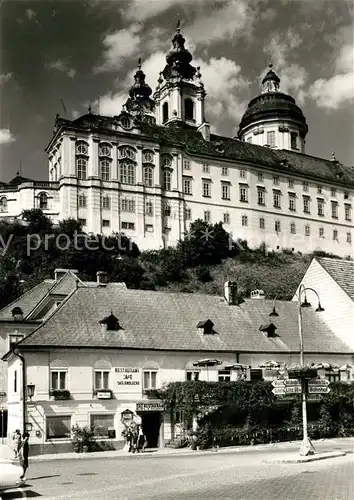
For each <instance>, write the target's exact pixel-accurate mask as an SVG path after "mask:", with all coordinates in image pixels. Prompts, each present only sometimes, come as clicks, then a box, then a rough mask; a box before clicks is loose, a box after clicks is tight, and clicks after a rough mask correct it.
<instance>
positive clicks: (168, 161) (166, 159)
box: [161, 155, 172, 167]
mask: <svg viewBox="0 0 354 500" xmlns="http://www.w3.org/2000/svg"><path fill="white" fill-rule="evenodd" d="M161 165H162V166H163V167H171V165H172V158H171V156H170V155H163V156H162V157H161Z"/></svg>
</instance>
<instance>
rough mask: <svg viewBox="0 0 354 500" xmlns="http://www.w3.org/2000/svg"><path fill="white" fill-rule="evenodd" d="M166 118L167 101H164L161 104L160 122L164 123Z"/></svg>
mask: <svg viewBox="0 0 354 500" xmlns="http://www.w3.org/2000/svg"><path fill="white" fill-rule="evenodd" d="M167 120H168V103H167V102H164V104H163V106H162V122H163V123H165V122H167Z"/></svg>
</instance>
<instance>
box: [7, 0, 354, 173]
mask: <svg viewBox="0 0 354 500" xmlns="http://www.w3.org/2000/svg"><path fill="white" fill-rule="evenodd" d="M0 6H1V7H0V22H1V26H0V30H1V46H0V47H1V50H0V111H1V113H0V115H1V120H0V181H5V182H6V181H9V180H10V179H12V178H13V177H14V176H15V175H16V171H17V170H19V169H20V171H21V175H23V176H24V177H30V178H33V179H40V180H47V179H48V169H47V158H46V154H45V152H44V149H45V147H46V146H47V144H48V142H49V140H50V138H51V137H52V134H53V125H54V120H55V115H56V114H57V113H59V114H60V116H61V117H64V118H68V119H74V118H76V117H78V116H80V115H82V114H85V113H86V112H87V109H88V106H89V105H90V104H91V105H92V111H93V112H96V113H97V112H99V113H100V114H102V115H107V116H109V115H111V116H113V115H116V114H119V113H120V112H121V108H122V104H123V103H124V102H125V101H126V99H127V92H128V89H129V87H130V85H132V82H133V74H134V73H135V71H136V67H137V61H138V58H139V57H141V58H142V69H143V71H144V72H145V73H146V75H147V78H146V80H147V82H148V83H149V85H150V86H151V88H152V89H153V90H154V89H155V88H156V83H157V78H158V74H159V71H161V70H162V69H163V68H164V65H165V56H166V53H167V52H168V51H169V50H170V48H171V39H172V37H173V35H174V30H175V27H176V24H177V21H178V20H180V22H181V32H182V34H183V35H184V37H185V38H186V47H187V48H188V49H189V50H190V51H191V52H192V54H193V57H194V59H193V61H194V62H192V64H194V66H200V68H201V73H202V81H203V82H204V85H205V89H206V91H207V97H206V118H207V120H208V121H209V122H210V124H211V127H212V131H213V132H214V133H218V134H221V135H225V136H229V137H234V136H235V135H236V133H237V129H238V125H239V122H240V119H241V117H242V114H243V113H244V111H245V109H246V107H247V104H248V102H249V101H250V100H251V99H252V98H253V97H255V96H256V95H258V94H259V93H260V81H261V79H262V76H263V75H264V74H265V72H266V70H267V66H268V64H269V62H272V63H273V69H274V70H275V71H276V72H277V74H278V75H279V77H280V79H281V82H280V88H281V91H283V92H285V93H289V94H290V95H292V96H293V97H294V98H295V99H296V102H297V104H298V105H299V106H300V107H301V108H302V110H303V113H304V115H305V117H306V119H307V123H308V125H309V133H308V135H307V144H306V152H307V154H311V155H314V156H319V157H322V158H331V153H332V151H335V154H336V157H337V159H338V160H339V161H340V162H341V163H343V164H344V165H354V140H353V139H354V127H353V116H354V107H353V96H354V42H353V37H354V35H353V4H352V1H351V0H330V1H329V0H27V1H24V0H0Z"/></svg>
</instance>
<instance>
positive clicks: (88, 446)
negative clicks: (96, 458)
mask: <svg viewBox="0 0 354 500" xmlns="http://www.w3.org/2000/svg"><path fill="white" fill-rule="evenodd" d="M71 432H72V437H71V443H72V445H73V448H74V451H75V452H76V453H83V451H88V452H90V451H97V449H98V446H97V442H96V439H95V436H94V431H93V429H90V428H89V427H79V426H78V425H77V424H76V425H74V426H73V427H72V430H71Z"/></svg>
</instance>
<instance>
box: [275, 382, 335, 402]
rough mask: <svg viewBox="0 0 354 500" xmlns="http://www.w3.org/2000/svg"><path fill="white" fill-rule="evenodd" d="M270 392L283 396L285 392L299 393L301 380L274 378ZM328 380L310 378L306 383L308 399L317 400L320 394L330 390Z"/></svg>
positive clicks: (320, 397)
mask: <svg viewBox="0 0 354 500" xmlns="http://www.w3.org/2000/svg"><path fill="white" fill-rule="evenodd" d="M272 385H273V389H272V392H273V394H275V395H276V396H285V395H286V394H301V391H302V388H301V382H300V380H297V379H284V380H274V381H273V382H272ZM328 386H329V381H328V380H326V379H319V378H318V379H312V380H309V383H308V399H309V401H319V400H320V399H322V396H321V394H327V393H329V392H330V388H329V387H328Z"/></svg>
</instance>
